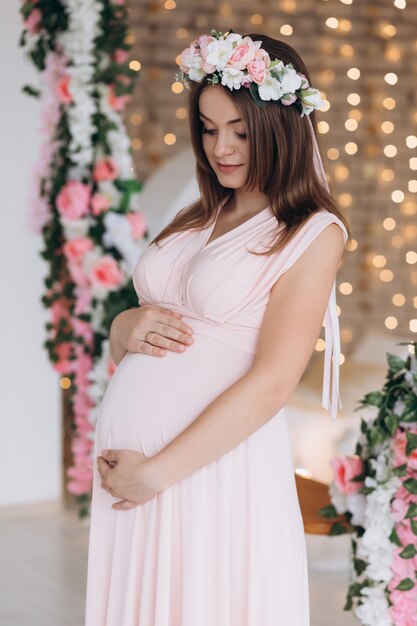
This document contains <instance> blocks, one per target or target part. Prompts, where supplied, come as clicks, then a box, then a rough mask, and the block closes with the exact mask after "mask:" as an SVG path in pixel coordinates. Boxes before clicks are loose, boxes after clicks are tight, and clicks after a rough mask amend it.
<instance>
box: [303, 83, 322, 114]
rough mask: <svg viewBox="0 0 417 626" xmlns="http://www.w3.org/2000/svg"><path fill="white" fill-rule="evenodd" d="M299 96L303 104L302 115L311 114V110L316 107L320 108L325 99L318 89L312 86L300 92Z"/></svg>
mask: <svg viewBox="0 0 417 626" xmlns="http://www.w3.org/2000/svg"><path fill="white" fill-rule="evenodd" d="M299 97H300V100H301V102H302V105H303V112H302V113H301V117H303V116H304V115H309V114H310V113H311V111H313V110H314V109H320V108H321V107H322V106H323V105H324V100H323V99H322V97H321V95H320V91H319V90H318V89H313V88H310V89H306V90H302V91H300V93H299Z"/></svg>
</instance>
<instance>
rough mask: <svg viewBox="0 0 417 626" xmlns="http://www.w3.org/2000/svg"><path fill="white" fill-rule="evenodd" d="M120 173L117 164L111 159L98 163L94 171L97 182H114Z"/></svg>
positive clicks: (101, 160)
mask: <svg viewBox="0 0 417 626" xmlns="http://www.w3.org/2000/svg"><path fill="white" fill-rule="evenodd" d="M118 173H119V168H118V167H117V163H116V162H115V161H113V159H111V158H109V157H107V158H104V159H100V161H97V163H96V164H95V166H94V171H93V174H94V178H95V179H96V180H97V181H102V180H114V179H115V178H117V175H118Z"/></svg>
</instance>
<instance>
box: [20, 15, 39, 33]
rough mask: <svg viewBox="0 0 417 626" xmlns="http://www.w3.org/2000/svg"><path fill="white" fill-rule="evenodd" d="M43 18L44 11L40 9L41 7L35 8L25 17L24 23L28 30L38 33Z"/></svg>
mask: <svg viewBox="0 0 417 626" xmlns="http://www.w3.org/2000/svg"><path fill="white" fill-rule="evenodd" d="M41 20H42V12H41V11H40V9H33V10H32V11H31V12H30V14H29V16H28V17H27V18H26V19H25V21H24V22H23V24H24V27H25V28H26V30H28V31H29V32H30V33H32V34H33V33H37V32H38V31H39V30H40V28H39V25H40V23H41Z"/></svg>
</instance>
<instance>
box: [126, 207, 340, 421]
mask: <svg viewBox="0 0 417 626" xmlns="http://www.w3.org/2000/svg"><path fill="white" fill-rule="evenodd" d="M220 209H221V205H219V207H218V209H217V213H216V217H217V215H218V214H219V212H220ZM331 222H336V223H337V224H339V226H340V227H341V228H342V230H343V233H344V238H345V241H347V231H346V228H345V226H344V224H343V222H342V221H341V220H340V219H339V218H338V217H337V216H335V215H334V214H332V213H330V212H328V211H326V210H321V211H318V212H316V213H314V214H313V215H312V216H311V217H310V218H309V219H308V221H307V222H306V223H305V224H304V225H303V226H302V227H301V229H300V230H299V231H298V232H297V233H296V235H295V236H294V237H293V238H292V239H291V241H290V242H289V243H288V244H287V245H286V246H285V247H284V248H283V249H282V250H280V251H279V252H277V253H274V254H272V255H270V256H257V255H254V254H251V253H250V252H249V250H253V251H256V252H261V251H265V250H266V248H267V247H268V246H269V245H270V244H271V242H272V241H273V239H274V238H275V237H276V235H277V233H279V231H280V229H281V226H280V225H279V223H278V222H277V219H276V217H275V215H274V213H273V212H272V210H271V208H270V207H266V208H265V209H263V210H262V211H260V212H259V213H257V214H255V215H254V216H252V217H251V218H249V219H248V220H246V221H245V222H243V223H241V224H239V225H238V226H237V227H235V228H233V229H232V230H230V231H228V232H226V233H224V234H223V235H220V236H218V237H216V238H215V239H213V240H212V241H208V240H209V239H210V236H211V234H212V232H213V230H214V227H215V223H216V219H215V220H213V222H212V223H211V224H210V225H208V226H207V227H205V228H203V229H200V230H196V229H189V230H186V231H182V232H178V233H173V234H172V235H170V236H168V237H167V238H165V239H164V240H163V241H162V242H160V243H159V244H158V246H157V245H156V244H151V245H150V246H148V248H147V249H145V251H144V252H142V254H141V256H140V257H139V259H138V261H137V264H136V266H135V268H134V270H133V284H134V287H135V290H136V293H137V295H138V298H139V304H155V305H161V306H163V307H166V308H170V309H171V310H175V311H178V312H180V313H182V314H183V315H184V316H188V317H189V318H192V319H193V324H192V326H193V329H194V332H195V333H197V334H198V333H200V334H202V335H206V336H210V337H212V338H213V339H215V340H217V341H221V342H223V343H226V344H228V345H230V346H233V347H234V348H238V349H241V350H244V351H246V352H250V353H252V354H254V353H255V348H256V342H257V338H258V334H259V331H260V328H261V324H262V319H263V316H264V313H265V308H266V306H267V304H268V300H269V296H270V292H271V289H272V287H273V285H274V283H275V282H276V281H277V279H278V278H279V277H280V276H281V275H282V274H283V273H284V272H286V271H287V270H288V269H289V268H290V267H291V266H292V265H293V264H294V263H295V261H296V260H297V259H298V258H299V257H300V256H301V254H302V253H303V252H304V251H305V249H306V248H307V247H308V245H309V244H310V243H311V242H312V241H313V239H314V238H315V237H316V236H317V235H318V234H319V233H320V232H321V230H322V229H323V228H324V227H325V226H326V225H327V224H329V223H331ZM324 325H325V355H324V358H325V360H324V377H323V396H322V406H323V407H324V408H325V409H329V410H330V414H331V417H332V419H336V416H337V407H338V405H339V407H340V408H342V404H341V402H340V398H339V361H340V336H339V323H338V316H337V310H336V281H335V283H334V285H333V288H332V292H331V295H330V298H329V303H328V306H327V309H326V314H325V318H324ZM331 361H333V376H332V394H331V397H330V365H331Z"/></svg>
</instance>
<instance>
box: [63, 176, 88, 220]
mask: <svg viewBox="0 0 417 626" xmlns="http://www.w3.org/2000/svg"><path fill="white" fill-rule="evenodd" d="M89 200H90V188H89V186H88V185H84V184H83V183H79V182H76V181H69V182H68V183H67V184H66V185H65V186H64V187H63V188H62V189H61V191H60V192H59V194H58V195H57V198H56V206H57V209H58V211H59V213H60V214H61V215H62V217H66V218H67V219H70V220H76V219H79V218H80V217H83V215H86V213H88V203H89Z"/></svg>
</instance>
